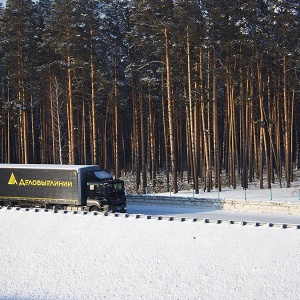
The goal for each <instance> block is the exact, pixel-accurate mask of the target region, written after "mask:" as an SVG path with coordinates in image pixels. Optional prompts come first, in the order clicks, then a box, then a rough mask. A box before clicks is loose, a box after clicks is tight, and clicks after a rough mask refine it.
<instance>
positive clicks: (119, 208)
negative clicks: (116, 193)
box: [109, 203, 127, 213]
mask: <svg viewBox="0 0 300 300" xmlns="http://www.w3.org/2000/svg"><path fill="white" fill-rule="evenodd" d="M109 211H111V212H120V213H126V212H127V204H126V203H124V204H122V205H110V206H109Z"/></svg>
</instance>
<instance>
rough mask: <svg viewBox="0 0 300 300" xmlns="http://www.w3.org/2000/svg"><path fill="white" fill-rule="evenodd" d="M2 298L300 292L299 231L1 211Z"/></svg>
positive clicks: (278, 295)
mask: <svg viewBox="0 0 300 300" xmlns="http://www.w3.org/2000/svg"><path fill="white" fill-rule="evenodd" d="M0 236H1V243H0V270H1V285H0V298H1V299H26V300H27V299H273V300H274V299H290V300H291V299H295V300H296V299H299V293H300V281H299V278H298V274H299V259H300V230H298V229H296V227H292V228H287V229H283V228H281V227H269V226H267V225H265V226H260V227H255V226H253V225H252V226H251V225H246V226H242V225H241V224H240V223H237V224H228V223H222V224H212V223H208V224H207V223H205V222H202V221H201V222H200V221H198V222H193V221H192V220H187V221H185V222H180V221H178V220H177V221H169V220H166V219H163V220H158V219H157V218H152V219H147V218H146V217H141V218H136V216H135V215H131V216H129V217H128V218H126V217H125V216H124V215H120V216H119V217H115V216H114V215H109V216H104V215H103V214H98V215H94V214H91V213H89V214H87V215H84V214H77V215H75V214H73V213H71V212H69V213H67V214H64V213H63V212H58V213H54V212H52V211H49V212H45V211H43V210H41V211H39V212H35V211H34V210H30V211H26V210H23V209H22V210H19V211H17V210H15V209H11V210H7V209H1V210H0Z"/></svg>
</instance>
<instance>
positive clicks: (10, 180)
mask: <svg viewBox="0 0 300 300" xmlns="http://www.w3.org/2000/svg"><path fill="white" fill-rule="evenodd" d="M8 184H10V185H18V181H17V179H16V177H15V175H14V173H11V175H10V178H9V180H8Z"/></svg>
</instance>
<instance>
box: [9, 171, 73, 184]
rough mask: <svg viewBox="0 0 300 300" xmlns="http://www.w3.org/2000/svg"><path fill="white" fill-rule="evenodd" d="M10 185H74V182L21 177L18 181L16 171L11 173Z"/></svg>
mask: <svg viewBox="0 0 300 300" xmlns="http://www.w3.org/2000/svg"><path fill="white" fill-rule="evenodd" d="M7 184H9V185H17V186H49V187H53V186H54V187H67V188H69V187H72V186H73V182H72V181H68V180H47V179H46V180H40V179H22V178H21V179H20V181H19V182H18V181H17V179H16V177H15V175H14V173H11V175H10V178H9V180H8V182H7Z"/></svg>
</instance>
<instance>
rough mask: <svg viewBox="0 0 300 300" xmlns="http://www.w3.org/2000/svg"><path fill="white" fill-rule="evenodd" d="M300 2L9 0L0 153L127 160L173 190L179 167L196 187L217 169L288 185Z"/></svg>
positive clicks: (1, 54) (0, 75) (217, 176)
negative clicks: (162, 178) (163, 177)
mask: <svg viewBox="0 0 300 300" xmlns="http://www.w3.org/2000/svg"><path fill="white" fill-rule="evenodd" d="M299 5H300V4H299V0H284V1H282V0H253V1H248V0H233V1H229V2H228V1H224V0H161V1H156V0H155V1H154V0H123V1H122V0H104V1H97V0H95V1H93V0H40V1H36V2H32V1H31V0H7V2H6V6H5V7H1V6H0V58H1V60H0V139H1V140H0V162H2V163H50V164H62V163H63V164H98V165H100V166H101V167H102V168H105V169H108V170H110V171H112V172H113V173H114V174H115V176H117V177H119V176H120V175H121V174H122V172H124V171H125V172H132V173H133V174H136V187H137V189H139V188H140V189H142V190H145V189H146V187H147V185H148V184H150V183H151V185H153V186H155V183H156V178H157V175H158V174H160V173H161V172H163V173H164V174H166V176H167V181H168V182H167V183H168V185H169V186H170V188H172V189H173V192H175V193H176V192H177V191H178V184H177V182H178V178H180V177H182V176H183V173H184V172H185V173H187V174H188V176H189V178H190V181H191V182H192V183H193V185H194V188H195V191H196V193H197V192H199V189H200V188H201V189H204V190H206V191H210V190H211V189H213V188H217V189H221V186H222V181H223V180H224V178H226V184H227V185H228V186H232V187H233V188H235V187H236V186H237V184H241V185H242V186H243V187H244V188H247V187H248V184H249V183H250V182H252V181H253V180H258V181H259V182H260V187H261V188H263V186H264V185H265V184H267V187H268V188H270V187H271V186H272V183H274V182H279V183H280V184H283V183H284V184H285V186H287V187H289V186H290V185H291V182H292V181H293V170H294V169H295V168H299V165H300V162H299V156H300V153H299V151H300V83H299V75H300V62H299V61H300V30H299V28H300V8H299ZM149 174H150V177H148V176H147V175H149ZM149 178H150V179H149ZM169 178H170V179H169ZM147 180H148V182H147ZM149 181H151V182H149Z"/></svg>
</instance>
